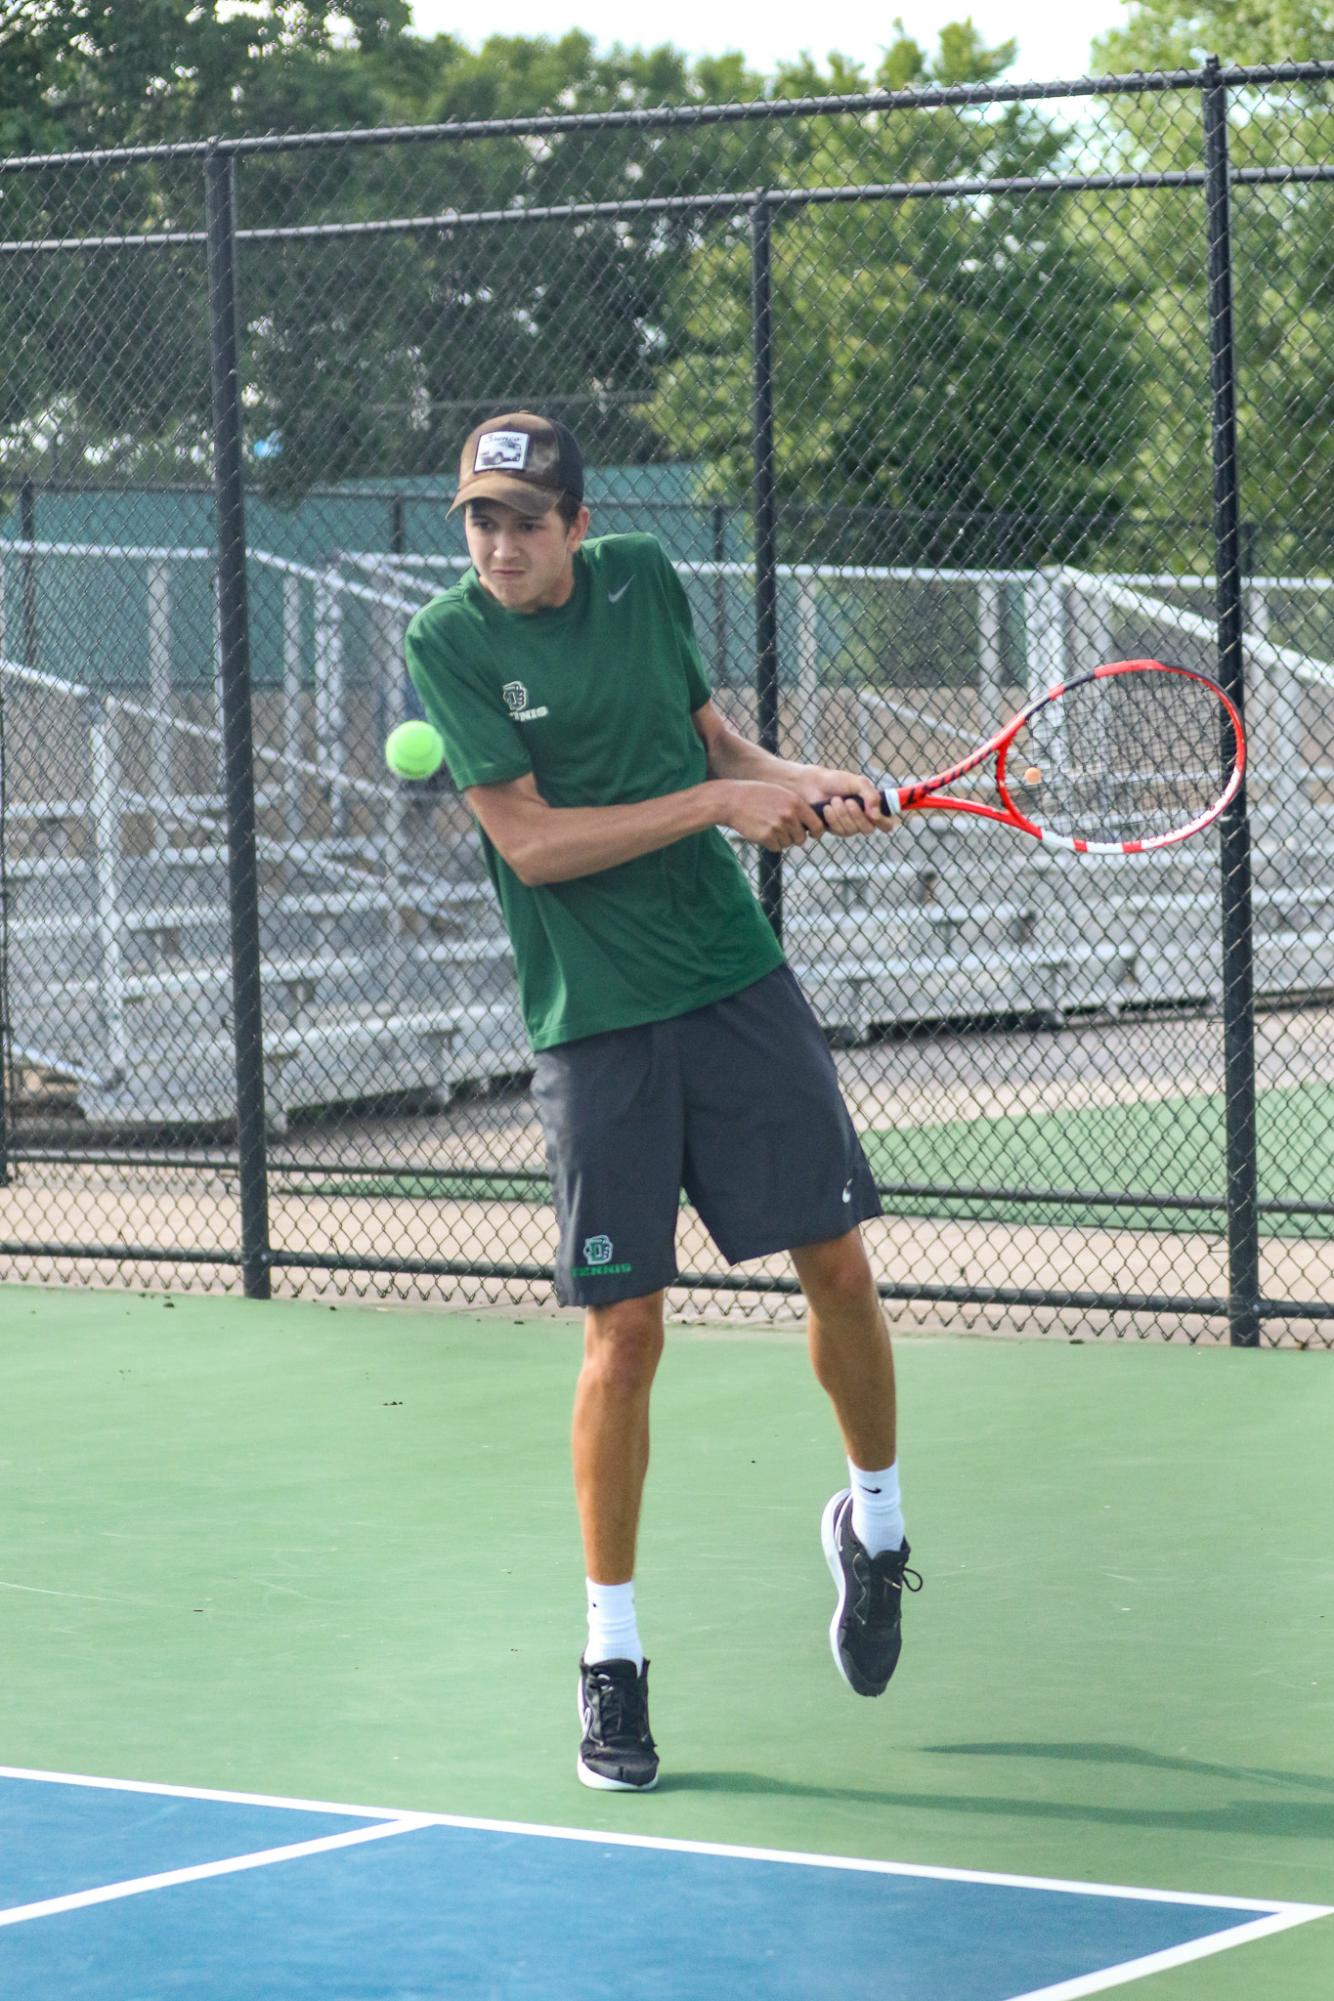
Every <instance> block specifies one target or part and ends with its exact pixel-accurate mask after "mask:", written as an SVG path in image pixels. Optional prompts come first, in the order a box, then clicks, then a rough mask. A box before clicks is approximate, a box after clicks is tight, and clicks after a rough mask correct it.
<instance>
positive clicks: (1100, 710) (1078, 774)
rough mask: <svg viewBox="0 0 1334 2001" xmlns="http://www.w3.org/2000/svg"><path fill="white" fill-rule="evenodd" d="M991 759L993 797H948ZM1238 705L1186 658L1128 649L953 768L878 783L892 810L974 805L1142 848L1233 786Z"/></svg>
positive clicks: (1186, 829) (980, 810) (1195, 823)
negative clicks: (1181, 662) (1139, 656)
mask: <svg viewBox="0 0 1334 2001" xmlns="http://www.w3.org/2000/svg"><path fill="white" fill-rule="evenodd" d="M988 758H994V759H995V774H994V776H995V795H996V803H992V802H991V801H990V800H982V799H976V798H967V797H963V798H949V797H947V796H946V794H947V792H948V789H949V787H951V786H952V785H955V784H956V783H957V782H958V781H959V780H960V779H962V778H965V777H966V776H967V775H968V774H969V773H971V772H976V771H978V769H979V767H980V766H982V765H984V764H985V763H986V761H987V759H988ZM1245 766H1246V744H1245V738H1244V736H1243V733H1242V725H1241V717H1240V716H1239V715H1238V713H1237V710H1236V708H1235V707H1234V705H1233V704H1232V702H1230V701H1229V699H1228V697H1227V696H1226V695H1225V694H1224V692H1223V690H1222V689H1221V688H1220V687H1218V685H1217V684H1216V683H1215V682H1213V681H1211V680H1209V678H1208V677H1207V675H1204V674H1197V673H1195V672H1194V671H1193V670H1192V669H1191V668H1189V667H1169V666H1166V665H1164V663H1163V662H1162V661H1161V660H1122V661H1118V662H1116V663H1115V664H1113V665H1111V666H1106V667H1095V668H1094V669H1093V672H1092V673H1091V674H1083V675H1081V676H1080V677H1079V679H1078V680H1076V681H1069V682H1064V683H1061V684H1060V685H1058V686H1056V687H1054V688H1049V689H1048V690H1047V692H1046V694H1045V695H1041V696H1039V698H1038V699H1037V701H1035V702H1030V703H1029V704H1028V706H1027V708H1025V709H1021V710H1020V712H1019V714H1018V715H1017V716H1012V717H1011V718H1010V721H1009V722H1008V723H1006V724H1005V725H1004V727H1003V728H1002V729H1000V730H998V731H997V733H996V735H995V736H993V737H991V738H990V739H989V740H988V741H987V742H986V743H984V744H979V746H978V748H977V749H976V750H974V751H972V752H970V753H969V755H968V756H967V757H965V758H964V759H962V761H961V762H960V763H958V764H954V765H951V766H950V768H949V769H948V770H947V771H938V772H937V773H936V774H935V776H934V777H933V778H921V779H917V780H915V781H914V782H913V783H911V784H908V785H899V786H894V785H888V784H883V783H882V785H881V789H880V796H881V799H882V801H883V802H884V807H885V811H886V812H888V813H917V812H925V811H928V810H935V811H940V812H949V813H974V814H977V815H979V816H980V817H981V818H983V819H987V820H998V821H1000V822H1001V823H1002V824H1003V825H1004V826H1007V827H1017V828H1018V830H1019V832H1020V833H1021V834H1031V835H1032V836H1033V838H1034V840H1038V841H1045V842H1046V843H1047V844H1048V846H1050V847H1059V848H1073V849H1075V850H1076V851H1077V852H1078V853H1080V854H1091V855H1137V854H1142V853H1144V852H1145V850H1147V849H1149V848H1165V847H1168V846H1170V845H1171V843H1172V842H1173V841H1184V840H1186V839H1187V838H1188V837H1189V836H1190V835H1191V834H1198V833H1199V832H1200V831H1201V830H1202V829H1203V828H1205V827H1207V826H1209V825H1210V824H1211V823H1212V822H1213V821H1214V820H1216V819H1217V818H1218V816H1219V814H1220V813H1222V812H1223V811H1224V810H1225V808H1226V807H1227V806H1228V805H1229V804H1230V802H1231V801H1232V800H1233V799H1234V798H1235V797H1236V795H1237V791H1238V788H1239V787H1240V785H1241V780H1242V773H1243V771H1244V770H1245Z"/></svg>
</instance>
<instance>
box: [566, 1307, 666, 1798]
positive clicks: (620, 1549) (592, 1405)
mask: <svg viewBox="0 0 1334 2001" xmlns="http://www.w3.org/2000/svg"><path fill="white" fill-rule="evenodd" d="M662 1348H663V1295H662V1293H661V1292H654V1293H649V1294H648V1295H647V1296H646V1297H644V1298H642V1299H626V1300H621V1301H619V1302H618V1303H617V1304H616V1305H614V1306H603V1307H591V1308H590V1309H589V1310H588V1312H587V1314H586V1315H585V1319H584V1365H583V1368H582V1369H581V1370H580V1372H579V1383H578V1387H577V1389H576V1391H575V1398H574V1427H573V1440H572V1443H573V1456H574V1487H575V1498H576V1500H577V1502H578V1507H579V1523H580V1527H581V1529H582V1531H583V1538H584V1558H585V1565H586V1580H587V1586H588V1645H587V1648H586V1650H585V1655H584V1659H583V1660H582V1661H581V1663H580V1667H579V1713H580V1717H581V1720H582V1724H583V1733H584V1734H583V1740H582V1742H581V1744H580V1746H579V1759H578V1765H577V1770H578V1774H579V1777H580V1779H581V1780H582V1781H583V1783H584V1784H585V1785H586V1786H595V1787H598V1788H600V1789H602V1790H604V1791H616V1792H631V1791H633V1792H644V1791H647V1790H648V1788H649V1787H651V1786H654V1785H656V1784H657V1779H658V1756H657V1747H656V1746H655V1744H654V1742H653V1737H652V1734H651V1732H650V1730H649V1721H648V1663H647V1661H646V1660H645V1659H644V1650H643V1647H642V1646H641V1644H640V1640H639V1626H638V1621H637V1618H636V1614H635V1604H634V1583H633V1579H634V1568H635V1542H636V1538H637V1534H638V1529H639V1509H640V1503H641V1501H642V1499H643V1494H644V1478H645V1475H646V1474H647V1472H648V1453H649V1416H648V1410H649V1395H650V1393H651V1391H652V1388H653V1378H654V1376H655V1374H656V1373H657V1368H658V1362H659V1359H660V1358H661V1355H662Z"/></svg>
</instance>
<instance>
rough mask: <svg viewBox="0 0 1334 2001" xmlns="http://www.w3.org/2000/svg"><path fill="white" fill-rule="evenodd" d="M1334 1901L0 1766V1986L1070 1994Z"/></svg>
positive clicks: (94, 1997)
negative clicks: (1201, 1893) (1165, 1887)
mask: <svg viewBox="0 0 1334 2001" xmlns="http://www.w3.org/2000/svg"><path fill="white" fill-rule="evenodd" d="M1324 1915H1326V1913H1325V1911H1324V1910H1323V1909H1322V1908H1320V1907H1318V1906H1312V1905H1309V1904H1304V1905H1303V1904H1277V1903H1274V1902H1258V1901H1256V1902H1250V1901H1244V1900H1239V1899H1235V1898H1223V1897H1196V1896H1190V1895H1185V1894H1177V1893H1174V1892H1166V1891H1155V1890H1136V1889H1126V1888H1121V1887H1114V1886H1110V1885H1097V1884H1079V1883H1058V1882H1047V1881H1044V1880H1041V1879H1035V1878H1025V1877H1007V1876H988V1875H982V1874H979V1873H977V1872H971V1871H963V1870H959V1871H954V1870H947V1869H927V1868H914V1867H913V1866H912V1865H911V1864H908V1863H885V1862H862V1861H857V1860H854V1859H849V1858H846V1857H836V1856H819V1855H790V1854H785V1853H780V1852H773V1851H766V1850H761V1849H743V1848H724V1847H717V1846H709V1845H705V1844H703V1843H693V1842H677V1841H660V1840H650V1839H647V1838H645V1837H636V1836H634V1835H608V1834H605V1833H591V1832H588V1831H586V1830H581V1829H578V1828H549V1827H528V1826H522V1825H518V1824H513V1823H506V1822H501V1821H478V1820H462V1819H453V1818H451V1817H449V1816H446V1815H426V1814H411V1813H393V1812H390V1811H388V1810H386V1809H377V1808H369V1807H366V1808H359V1807H348V1806H328V1805H322V1804H319V1803H316V1802H313V1801H299V1800H291V1801H288V1800H269V1799H263V1798H257V1797H256V1798H252V1797H249V1796H246V1795H241V1794H228V1793H206V1792H194V1791H187V1790H185V1789H180V1788H171V1787H156V1786H147V1785H144V1786H141V1785H137V1784H132V1783H119V1782H111V1781H107V1780H96V1779H80V1778H75V1777H70V1776H68V1775H64V1774H57V1773H41V1772H24V1771H19V1770H14V1769H12V1768H5V1769H3V1770H0V1994H3V1995H4V1996H5V1997H6V2001H55V1997H57V1996H59V1997H60V2001H159V1997H168V1996H182V1997H184V1996H188V1997H190V2001H238V1997H242V1996H244V1997H245V2001H330V1997H337V2001H428V1997H437V1996H439V1997H444V1996H448V1997H451V2001H455V1997H478V2001H481V1997H486V2001H604V1997H605V2001H627V1997H634V2001H640V1997H643V2001H717V1997H719V1996H723V1995H726V1994H729V1993H731V1994H735V1995H738V1996H741V1995H745V1996H756V1997H761V1996H762V1997H765V2001H770V1997H772V2001H821V1997H824V1996H830V1997H834V1996H837V1997H839V2001H843V1997H846V1996H847V1995H848V1994H849V1993H855V1994H858V1995H860V1996H862V1997H865V2001H1021V1998H1022V2001H1037V1997H1039V1996H1040V1997H1042V2001H1074V1997H1076V1996H1078V1995H1084V1994H1095V1993H1101V1992H1103V1991H1105V1990H1106V1989H1108V1988H1112V1987H1117V1986H1120V1985H1122V1984H1123V1983H1125V1982H1127V1981H1133V1980H1134V1979H1136V1978H1137V1977H1139V1976H1140V1975H1142V1974H1147V1973H1150V1972H1156V1971H1159V1970H1160V1969H1162V1968H1165V1967H1170V1966H1175V1965H1178V1964H1180V1963H1182V1962H1183V1961H1185V1960H1188V1959H1196V1958H1201V1957H1203V1956H1205V1955H1207V1954H1209V1953H1213V1952H1219V1951H1223V1950H1226V1949H1227V1948H1228V1947H1230V1946H1233V1945H1239V1944H1242V1943H1243V1942H1246V1941H1248V1940H1251V1939H1254V1938H1259V1937H1263V1936H1265V1935H1266V1934H1268V1933H1272V1932H1276V1931H1281V1930H1285V1929H1287V1928H1288V1927H1289V1926H1292V1925H1297V1924H1302V1923H1304V1922H1306V1921H1307V1920H1308V1919H1311V1918H1315V1917H1320V1916H1324Z"/></svg>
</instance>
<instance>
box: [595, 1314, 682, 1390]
mask: <svg viewBox="0 0 1334 2001" xmlns="http://www.w3.org/2000/svg"><path fill="white" fill-rule="evenodd" d="M662 1350H663V1321H662V1297H661V1294H656V1293H655V1294H653V1295H651V1296H650V1297H649V1298H647V1299H622V1300H618V1301H617V1302H616V1303H615V1304H614V1305H612V1306H600V1307H595V1308H592V1309H590V1311H589V1313H588V1314H587V1316H586V1319H585V1322H584V1360H585V1365H586V1366H587V1367H589V1368H591V1369H593V1370H595V1371H596V1372H597V1374H598V1375H599V1376H600V1377H601V1379H602V1380H603V1382H604V1384H605V1385H606V1386H607V1387H608V1388H611V1389H619V1390H622V1391H625V1392H633V1391H636V1390H639V1389H642V1388H643V1387H644V1386H645V1385H646V1384H648V1383H650V1382H652V1380H653V1376H654V1373H655V1371H656V1369H657V1366H658V1362H659V1360H660V1359H661V1356H662Z"/></svg>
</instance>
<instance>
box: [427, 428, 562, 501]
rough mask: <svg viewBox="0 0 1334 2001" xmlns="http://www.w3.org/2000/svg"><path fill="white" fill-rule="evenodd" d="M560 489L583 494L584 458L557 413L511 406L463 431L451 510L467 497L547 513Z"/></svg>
mask: <svg viewBox="0 0 1334 2001" xmlns="http://www.w3.org/2000/svg"><path fill="white" fill-rule="evenodd" d="M563 493H568V494H570V495H571V496H572V497H573V498H574V499H575V500H578V501H582V500H583V497H584V461H583V455H582V454H581V452H580V450H579V447H578V445H577V444H576V443H575V441H574V437H573V435H572V433H571V432H570V431H568V430H567V429H566V427H565V425H564V424H562V423H561V421H560V419H559V418H558V417H538V416H535V415H534V413H533V412H532V411H531V410H510V411H507V412H506V414H505V415H504V416H503V417H488V418H487V419H486V422H485V423H483V424H479V425H478V426H477V428H476V429H475V430H473V431H470V432H469V433H468V437H467V440H466V442H465V444H464V447H463V450H462V452H461V453H460V454H459V490H458V492H457V493H456V494H455V495H454V498H453V500H452V501H451V503H450V508H449V511H450V513H451V514H452V513H453V512H454V509H455V508H456V507H463V506H465V505H466V504H467V502H468V501H470V500H498V501H500V502H501V503H502V504H503V505H504V506H506V507H512V508H514V509H515V511H516V512H517V513H519V514H528V515H532V516H534V517H535V516H537V515H539V514H546V513H549V512H550V510H551V509H552V508H553V507H554V506H555V505H556V502H557V501H558V500H559V499H560V497H561V495H562V494H563Z"/></svg>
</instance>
